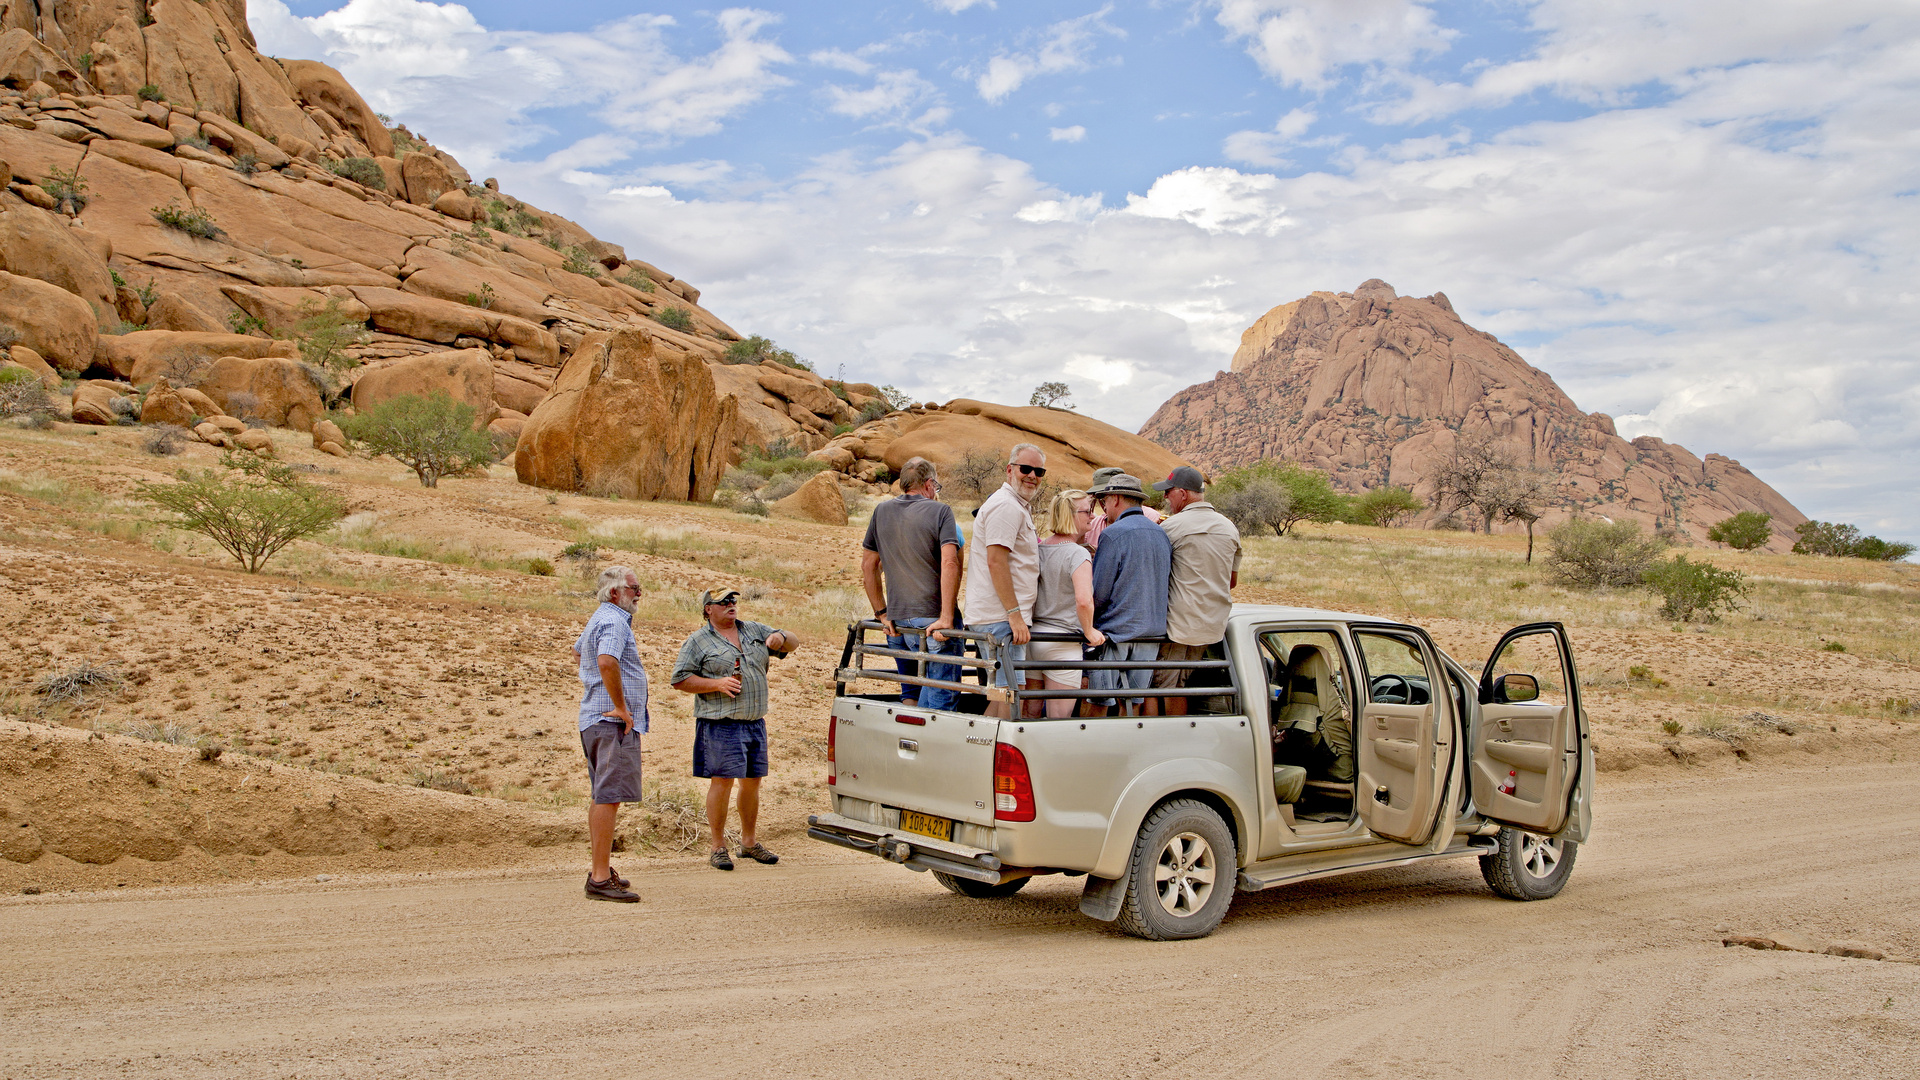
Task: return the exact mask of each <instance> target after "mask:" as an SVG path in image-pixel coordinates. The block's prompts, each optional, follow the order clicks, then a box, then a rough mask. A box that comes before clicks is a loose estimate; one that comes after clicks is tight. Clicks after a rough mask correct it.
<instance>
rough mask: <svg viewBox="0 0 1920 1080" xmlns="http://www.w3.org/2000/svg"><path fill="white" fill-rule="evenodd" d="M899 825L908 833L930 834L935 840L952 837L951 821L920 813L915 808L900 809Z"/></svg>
mask: <svg viewBox="0 0 1920 1080" xmlns="http://www.w3.org/2000/svg"><path fill="white" fill-rule="evenodd" d="M900 827H901V828H902V829H904V830H906V831H907V832H910V833H919V834H920V835H921V836H931V837H933V838H934V839H936V840H951V839H953V822H952V821H950V820H948V819H946V818H943V817H934V816H933V815H932V814H922V813H920V812H918V811H916V810H902V811H900Z"/></svg>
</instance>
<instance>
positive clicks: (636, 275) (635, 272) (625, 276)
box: [614, 266, 654, 293]
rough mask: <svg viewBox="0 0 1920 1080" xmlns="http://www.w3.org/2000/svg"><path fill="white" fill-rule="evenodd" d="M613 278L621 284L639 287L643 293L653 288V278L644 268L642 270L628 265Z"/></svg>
mask: <svg viewBox="0 0 1920 1080" xmlns="http://www.w3.org/2000/svg"><path fill="white" fill-rule="evenodd" d="M614 280H616V281H618V282H620V283H621V284H623V285H631V286H632V287H634V288H636V289H639V290H640V291H641V292H643V293H650V292H652V291H653V289H654V285H653V279H652V278H650V277H648V276H647V272H646V271H645V270H642V269H640V268H639V267H637V266H630V267H628V268H627V269H626V270H625V271H623V272H622V273H621V274H620V276H619V277H617V278H615V279H614Z"/></svg>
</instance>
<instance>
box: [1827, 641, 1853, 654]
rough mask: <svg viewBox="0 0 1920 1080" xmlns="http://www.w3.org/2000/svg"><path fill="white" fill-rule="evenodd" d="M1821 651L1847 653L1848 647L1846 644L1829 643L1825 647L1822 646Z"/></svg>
mask: <svg viewBox="0 0 1920 1080" xmlns="http://www.w3.org/2000/svg"><path fill="white" fill-rule="evenodd" d="M1820 650H1821V651H1822V652H1846V651H1847V646H1846V644H1845V643H1844V642H1839V641H1829V642H1827V643H1826V644H1825V645H1822V646H1820Z"/></svg>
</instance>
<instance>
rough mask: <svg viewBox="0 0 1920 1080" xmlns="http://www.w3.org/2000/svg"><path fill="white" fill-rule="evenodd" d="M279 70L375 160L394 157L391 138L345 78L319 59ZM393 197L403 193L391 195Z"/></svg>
mask: <svg viewBox="0 0 1920 1080" xmlns="http://www.w3.org/2000/svg"><path fill="white" fill-rule="evenodd" d="M279 63H280V67H281V68H282V69H283V70H284V71H286V73H287V79H288V80H289V81H291V82H292V83H293V91H294V96H296V97H298V98H299V99H300V100H301V101H302V102H305V103H306V104H308V105H311V106H313V107H314V108H317V109H319V110H320V111H322V112H324V113H326V114H327V115H328V116H330V117H332V118H333V120H334V122H335V123H337V124H338V125H340V127H342V128H344V129H346V130H347V131H348V132H350V133H352V135H353V136H354V137H355V138H357V139H359V140H360V142H361V143H362V144H364V145H365V146H366V148H367V149H368V150H370V151H372V152H373V155H374V156H375V157H384V158H391V157H392V156H393V136H392V134H390V133H389V132H388V131H387V128H386V125H385V124H382V123H381V122H380V120H379V118H378V117H376V116H374V114H373V110H372V109H371V108H369V107H368V106H367V102H366V99H365V98H362V97H361V96H360V92H359V91H358V90H355V89H354V88H353V85H352V84H351V83H349V82H347V80H346V77H345V76H343V75H341V74H340V73H339V72H338V71H335V70H334V69H333V68H330V67H328V66H327V65H325V64H323V63H321V62H320V61H318V60H282V61H280V62H279ZM390 194H392V195H393V196H394V197H395V198H402V197H404V193H403V192H399V191H393V192H390Z"/></svg>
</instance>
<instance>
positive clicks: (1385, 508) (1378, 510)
mask: <svg viewBox="0 0 1920 1080" xmlns="http://www.w3.org/2000/svg"><path fill="white" fill-rule="evenodd" d="M1426 508H1427V504H1426V503H1423V502H1421V501H1420V500H1419V499H1418V498H1416V497H1415V496H1414V494H1413V492H1411V491H1409V490H1407V489H1406V488H1403V487H1392V486H1382V487H1377V488H1368V489H1367V491H1366V493H1365V494H1363V495H1361V496H1359V497H1358V498H1355V499H1354V500H1353V504H1352V509H1351V512H1350V514H1349V515H1348V516H1349V519H1350V520H1351V521H1352V522H1353V523H1354V524H1356V525H1375V526H1378V527H1380V528H1383V529H1390V528H1392V527H1393V526H1395V525H1398V524H1399V523H1400V522H1402V521H1404V520H1406V519H1407V518H1410V517H1412V516H1413V515H1415V514H1417V513H1419V512H1420V511H1422V510H1425V509H1426Z"/></svg>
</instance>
